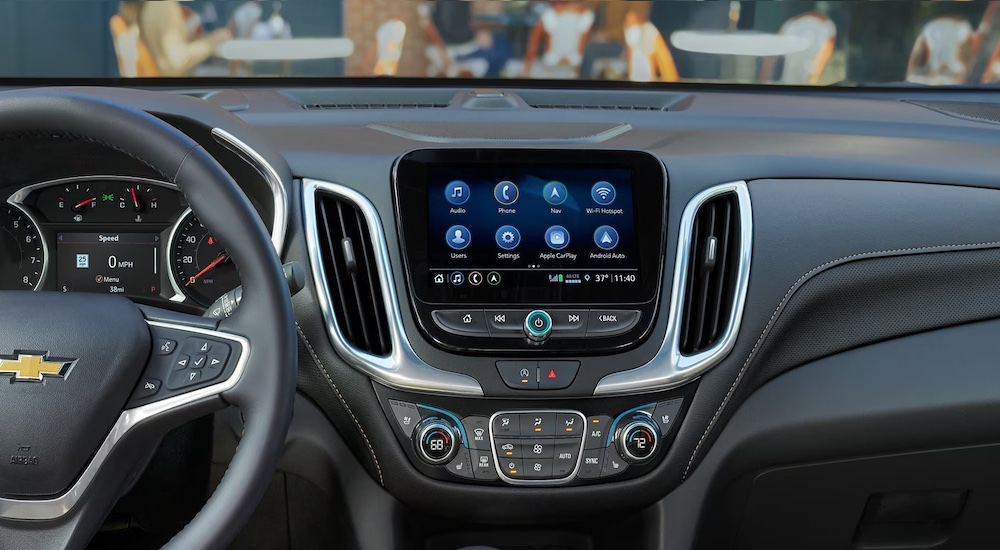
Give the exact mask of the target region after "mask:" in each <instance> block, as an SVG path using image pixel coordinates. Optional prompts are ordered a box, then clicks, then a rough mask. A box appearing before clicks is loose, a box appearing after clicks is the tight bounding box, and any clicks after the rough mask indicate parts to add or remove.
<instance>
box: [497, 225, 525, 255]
mask: <svg viewBox="0 0 1000 550" xmlns="http://www.w3.org/2000/svg"><path fill="white" fill-rule="evenodd" d="M496 239H497V245H498V246H499V247H500V248H502V249H504V250H514V249H515V248H517V245H519V244H521V233H520V232H518V230H517V228H516V227H514V226H513V225H505V226H503V227H501V228H500V229H497V235H496Z"/></svg>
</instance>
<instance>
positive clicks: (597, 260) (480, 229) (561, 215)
mask: <svg viewBox="0 0 1000 550" xmlns="http://www.w3.org/2000/svg"><path fill="white" fill-rule="evenodd" d="M428 181H429V186H428V192H427V203H428V204H427V208H428V216H427V220H428V231H427V239H428V243H427V250H428V252H429V254H428V269H429V276H430V279H431V281H432V282H433V284H438V285H449V286H463V285H469V286H483V285H485V286H492V287H498V288H520V287H540V286H546V285H549V286H561V285H574V286H580V287H592V288H593V289H594V292H600V289H601V288H608V287H629V286H635V285H638V284H640V283H641V276H642V275H641V273H640V270H639V265H640V264H639V257H638V247H637V245H636V224H635V212H634V210H635V208H634V197H633V191H632V185H633V183H632V171H631V170H630V169H628V168H610V167H609V168H598V167H595V168H586V169H575V168H559V167H542V166H534V167H531V166H521V167H505V168H502V169H499V170H498V169H497V168H496V167H476V166H470V165H468V164H465V165H435V166H432V167H430V168H429V169H428ZM653 275H655V274H653Z"/></svg>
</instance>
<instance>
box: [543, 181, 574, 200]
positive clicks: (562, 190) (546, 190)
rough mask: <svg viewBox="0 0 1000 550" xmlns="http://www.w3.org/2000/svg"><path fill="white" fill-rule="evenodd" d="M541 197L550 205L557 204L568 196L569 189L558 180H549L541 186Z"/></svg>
mask: <svg viewBox="0 0 1000 550" xmlns="http://www.w3.org/2000/svg"><path fill="white" fill-rule="evenodd" d="M542 197H544V198H545V201H546V202H548V203H549V204H551V205H552V206H559V205H560V204H562V203H564V202H566V199H567V198H569V191H567V190H566V186H565V185H563V184H562V182H559V181H550V182H548V183H546V184H545V187H542Z"/></svg>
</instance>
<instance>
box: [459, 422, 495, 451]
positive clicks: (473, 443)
mask: <svg viewBox="0 0 1000 550" xmlns="http://www.w3.org/2000/svg"><path fill="white" fill-rule="evenodd" d="M489 422H490V419H489V418H486V417H485V416H466V417H465V418H463V419H462V425H464V426H465V435H466V438H467V439H468V441H466V444H468V445H469V448H470V449H479V450H481V451H488V450H490V449H491V448H492V447H491V446H490V424H489Z"/></svg>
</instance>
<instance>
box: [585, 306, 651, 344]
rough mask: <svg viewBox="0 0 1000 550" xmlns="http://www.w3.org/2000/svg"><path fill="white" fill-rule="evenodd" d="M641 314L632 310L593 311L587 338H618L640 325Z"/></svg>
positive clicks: (588, 325)
mask: <svg viewBox="0 0 1000 550" xmlns="http://www.w3.org/2000/svg"><path fill="white" fill-rule="evenodd" d="M640 315H641V312H639V311H636V310H632V309H593V310H591V311H590V322H589V323H588V324H587V336H598V337H607V336H618V335H619V334H625V333H626V332H628V331H630V330H632V328H633V327H635V325H636V324H638V323H639V316H640Z"/></svg>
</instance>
